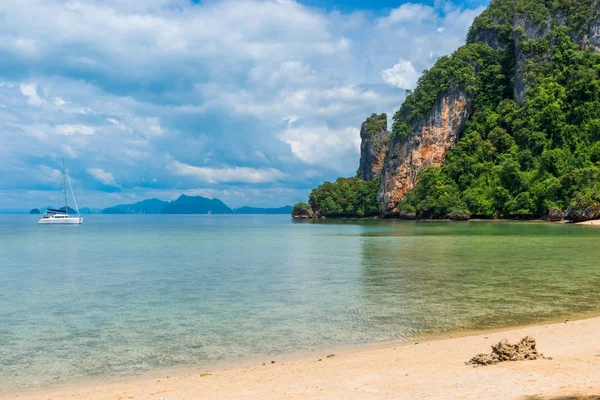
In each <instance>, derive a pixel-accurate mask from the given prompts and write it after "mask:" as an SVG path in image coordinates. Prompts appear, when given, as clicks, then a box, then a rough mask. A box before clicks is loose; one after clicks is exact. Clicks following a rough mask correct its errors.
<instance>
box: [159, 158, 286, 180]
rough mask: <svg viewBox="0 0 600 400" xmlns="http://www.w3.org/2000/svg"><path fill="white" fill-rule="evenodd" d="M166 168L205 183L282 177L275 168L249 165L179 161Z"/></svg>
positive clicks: (281, 173) (277, 178)
mask: <svg viewBox="0 0 600 400" xmlns="http://www.w3.org/2000/svg"><path fill="white" fill-rule="evenodd" d="M167 168H168V169H169V170H170V171H171V172H173V173H174V174H176V175H182V176H189V177H192V178H195V179H197V180H199V181H202V182H205V183H211V184H215V183H227V182H236V183H268V182H276V181H278V180H279V179H282V178H284V176H285V175H284V174H283V172H281V171H279V170H277V169H275V168H265V169H257V168H249V167H223V168H211V167H197V166H194V165H189V164H185V163H182V162H179V161H173V162H171V163H170V164H169V165H168V166H167Z"/></svg>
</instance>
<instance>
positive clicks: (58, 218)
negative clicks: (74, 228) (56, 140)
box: [38, 160, 83, 225]
mask: <svg viewBox="0 0 600 400" xmlns="http://www.w3.org/2000/svg"><path fill="white" fill-rule="evenodd" d="M67 186H69V189H70V191H71V197H72V198H73V203H74V204H75V211H76V212H77V216H76V217H75V216H71V215H69V205H68V197H69V196H68V195H67ZM60 193H61V197H62V198H63V199H64V201H65V207H64V209H62V208H60V209H58V210H56V209H54V208H48V209H47V210H46V213H45V214H44V215H42V217H41V218H40V220H39V221H38V224H56V225H58V224H60V225H64V224H71V225H73V224H77V225H79V224H83V218H82V217H81V215H79V207H78V206H77V200H75V193H73V187H72V186H71V178H69V172H68V171H67V166H66V165H65V160H62V184H61V188H60Z"/></svg>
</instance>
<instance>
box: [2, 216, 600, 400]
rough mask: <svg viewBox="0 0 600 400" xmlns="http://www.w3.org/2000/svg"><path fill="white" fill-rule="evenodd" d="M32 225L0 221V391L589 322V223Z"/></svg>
mask: <svg viewBox="0 0 600 400" xmlns="http://www.w3.org/2000/svg"><path fill="white" fill-rule="evenodd" d="M37 218H38V216H33V215H0V393H14V392H19V391H24V390H30V389H34V388H45V387H52V386H60V385H65V384H68V383H71V382H78V381H85V380H96V379H104V380H106V379H115V378H122V377H129V376H136V375H139V374H144V373H149V372H152V371H162V370H169V369H170V368H187V367H198V368H202V367H204V366H211V365H215V364H218V363H222V362H231V363H239V362H243V361H247V360H254V359H257V360H260V359H263V360H265V361H267V362H268V361H269V360H272V359H276V357H277V356H278V355H285V354H294V353H307V354H310V353H311V352H315V354H320V355H322V353H321V352H323V351H325V350H326V349H331V348H339V347H350V346H363V345H365V346H366V345H376V344H383V343H391V342H404V341H413V340H416V339H420V338H424V337H430V336H436V335H446V334H455V333H461V332H471V331H477V330H484V329H496V328H503V327H512V326H518V325H524V324H530V323H538V322H543V321H555V320H561V319H566V318H573V317H577V316H584V315H596V314H600V290H598V288H599V287H600V228H598V227H593V226H579V225H565V224H553V223H539V222H491V221H470V222H446V221H440V222H431V221H420V222H414V221H398V220H325V221H321V222H294V221H292V220H291V219H290V217H289V216H287V215H271V216H269V215H246V216H244V215H85V216H84V224H83V225H81V226H38V225H37V224H36V222H37ZM323 354H324V353H323Z"/></svg>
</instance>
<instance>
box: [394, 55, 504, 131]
mask: <svg viewBox="0 0 600 400" xmlns="http://www.w3.org/2000/svg"><path fill="white" fill-rule="evenodd" d="M501 61H502V60H501V57H500V54H498V52H496V51H494V50H493V49H492V48H490V47H489V46H487V45H485V44H482V43H473V44H467V45H465V46H463V47H461V48H459V49H458V50H457V51H456V52H454V54H452V55H451V56H445V57H442V58H440V59H439V60H438V61H437V63H436V64H435V65H434V66H433V67H432V68H431V69H430V70H427V71H425V72H424V73H423V75H422V76H421V78H419V81H418V84H417V88H416V89H415V91H414V92H409V93H408V95H407V96H406V99H405V100H404V103H402V106H401V107H400V109H399V110H398V111H397V112H396V113H395V114H394V117H393V120H394V122H393V125H392V133H393V134H394V135H399V136H401V137H403V138H408V137H409V136H410V135H411V134H412V132H413V129H412V128H413V126H414V125H415V124H416V123H418V122H419V120H421V119H422V118H424V117H425V115H426V114H427V113H428V112H429V111H430V110H431V108H432V107H433V105H434V103H435V102H436V101H437V99H438V98H439V96H440V94H441V93H442V92H444V91H446V90H448V89H450V87H452V86H461V87H464V88H465V91H466V92H467V95H469V96H473V95H475V94H478V97H479V98H480V99H481V101H493V99H496V98H498V97H499V96H501V95H502V94H503V93H502V90H504V89H505V88H506V86H507V82H506V81H507V76H506V75H504V72H505V71H503V70H502V65H501ZM479 95H481V96H479Z"/></svg>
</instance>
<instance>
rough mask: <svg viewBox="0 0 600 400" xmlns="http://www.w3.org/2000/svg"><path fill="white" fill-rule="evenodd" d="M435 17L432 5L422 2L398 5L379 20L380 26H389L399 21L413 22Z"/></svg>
mask: <svg viewBox="0 0 600 400" xmlns="http://www.w3.org/2000/svg"><path fill="white" fill-rule="evenodd" d="M435 18H436V14H435V10H434V9H433V8H432V7H429V6H425V5H423V4H415V3H404V4H402V5H401V6H400V7H398V8H395V9H393V10H392V11H391V12H390V14H389V15H388V16H387V17H384V18H381V19H380V20H379V23H378V26H379V27H380V28H389V27H391V26H393V25H396V24H400V23H410V24H415V23H417V24H418V23H419V22H422V21H424V20H432V19H435Z"/></svg>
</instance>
